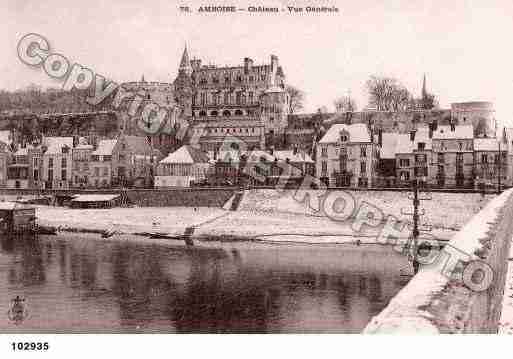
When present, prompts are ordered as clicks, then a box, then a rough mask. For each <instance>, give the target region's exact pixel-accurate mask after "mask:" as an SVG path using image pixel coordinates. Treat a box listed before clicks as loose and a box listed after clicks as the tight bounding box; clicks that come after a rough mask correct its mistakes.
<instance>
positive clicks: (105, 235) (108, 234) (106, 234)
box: [102, 229, 116, 238]
mask: <svg viewBox="0 0 513 359" xmlns="http://www.w3.org/2000/svg"><path fill="white" fill-rule="evenodd" d="M114 234H116V231H115V230H112V229H108V230H105V231H103V232H102V238H110V237H112V236H113V235H114Z"/></svg>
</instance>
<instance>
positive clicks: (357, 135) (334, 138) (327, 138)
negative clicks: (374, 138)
mask: <svg viewBox="0 0 513 359" xmlns="http://www.w3.org/2000/svg"><path fill="white" fill-rule="evenodd" d="M343 130H345V131H347V132H349V142H370V134H369V130H368V129H367V126H366V125H365V124H363V123H354V124H351V125H346V124H336V125H333V126H331V127H330V129H329V130H328V132H326V134H325V135H324V136H323V137H322V138H321V140H320V141H319V143H336V142H338V141H339V138H340V131H343Z"/></svg>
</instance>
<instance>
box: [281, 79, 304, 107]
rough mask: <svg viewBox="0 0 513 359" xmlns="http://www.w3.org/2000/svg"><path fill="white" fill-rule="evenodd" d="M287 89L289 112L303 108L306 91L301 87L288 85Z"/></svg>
mask: <svg viewBox="0 0 513 359" xmlns="http://www.w3.org/2000/svg"><path fill="white" fill-rule="evenodd" d="M285 91H287V93H288V94H289V113H291V114H292V113H295V112H297V111H299V110H302V109H303V102H304V100H305V93H304V92H303V91H301V90H300V89H298V88H296V87H294V86H291V85H287V87H286V89H285Z"/></svg>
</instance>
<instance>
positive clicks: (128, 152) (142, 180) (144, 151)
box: [112, 134, 159, 187]
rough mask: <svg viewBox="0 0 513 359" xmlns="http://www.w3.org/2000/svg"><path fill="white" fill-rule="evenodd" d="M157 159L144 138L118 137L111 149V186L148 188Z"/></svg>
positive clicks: (155, 153)
mask: <svg viewBox="0 0 513 359" xmlns="http://www.w3.org/2000/svg"><path fill="white" fill-rule="evenodd" d="M158 157H159V156H158V151H156V150H154V149H153V148H152V147H151V145H150V144H149V143H148V140H147V138H146V137H142V136H126V135H123V134H122V135H120V136H119V137H118V139H117V141H116V144H115V145H114V148H113V149H112V177H113V184H114V185H122V186H132V185H135V186H138V187H143V186H150V185H151V184H152V182H153V177H154V172H155V171H154V167H155V164H156V163H157V161H158Z"/></svg>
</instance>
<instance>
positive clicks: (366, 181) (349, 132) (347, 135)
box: [316, 123, 379, 187]
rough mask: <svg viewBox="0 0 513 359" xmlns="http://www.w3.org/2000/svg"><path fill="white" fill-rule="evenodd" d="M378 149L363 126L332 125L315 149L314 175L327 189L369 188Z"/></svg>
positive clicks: (356, 124) (373, 174)
mask: <svg viewBox="0 0 513 359" xmlns="http://www.w3.org/2000/svg"><path fill="white" fill-rule="evenodd" d="M378 149H379V146H378V144H377V143H376V141H374V139H373V138H372V136H371V134H370V132H369V130H368V128H367V126H366V125H365V124H362V123H355V124H351V125H346V124H336V125H333V126H331V128H330V129H329V130H328V131H327V132H326V134H325V135H324V136H323V137H322V138H321V140H320V141H319V144H318V146H317V157H316V176H317V177H318V178H319V179H320V180H321V181H323V182H324V183H326V184H327V185H329V186H337V187H345V186H353V187H356V186H358V187H371V186H373V182H374V179H375V176H376V168H377V161H378V158H379V153H378Z"/></svg>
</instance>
